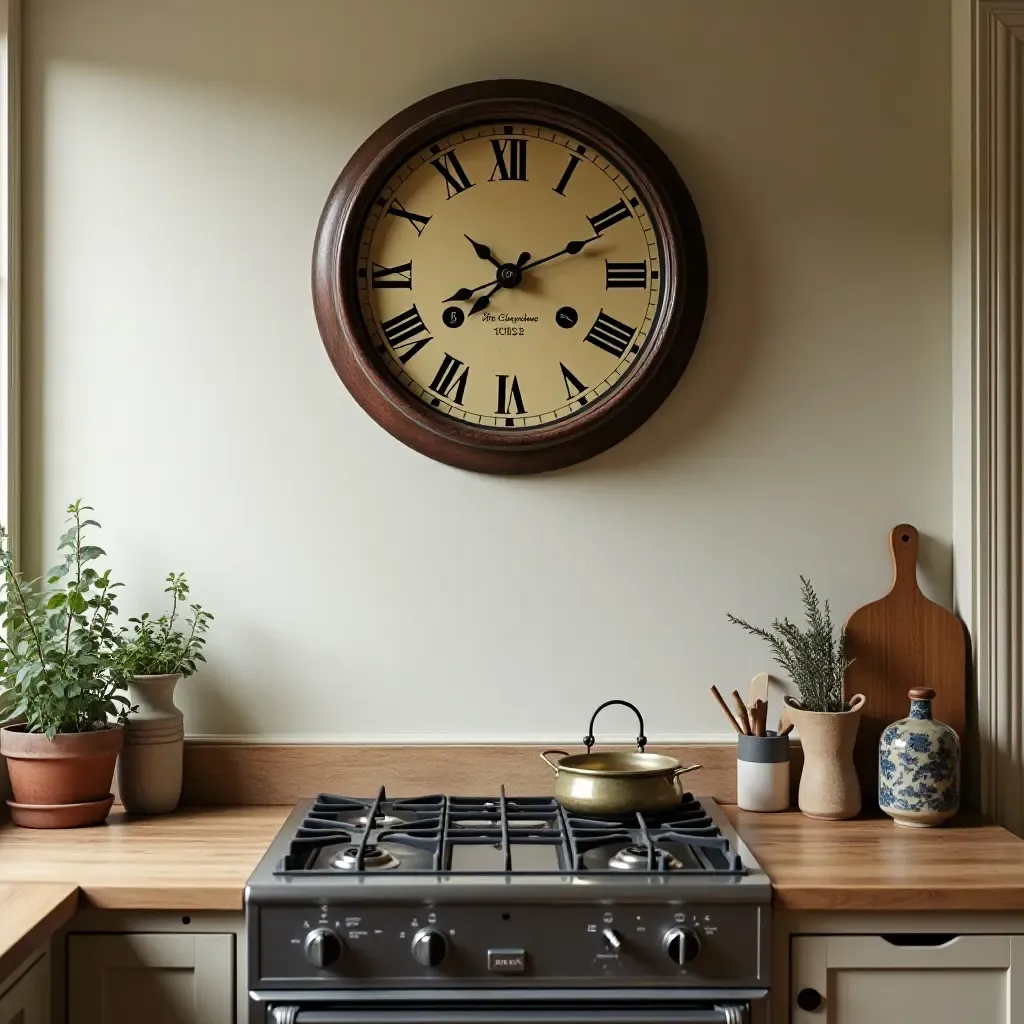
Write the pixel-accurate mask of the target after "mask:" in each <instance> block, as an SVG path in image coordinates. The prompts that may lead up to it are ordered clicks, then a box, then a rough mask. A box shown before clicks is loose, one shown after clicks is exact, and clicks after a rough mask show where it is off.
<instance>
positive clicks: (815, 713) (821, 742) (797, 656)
mask: <svg viewBox="0 0 1024 1024" xmlns="http://www.w3.org/2000/svg"><path fill="white" fill-rule="evenodd" d="M800 587H801V590H800V593H801V598H802V601H803V606H804V614H805V617H806V620H807V628H806V629H805V630H801V629H800V627H799V626H797V625H796V624H795V623H793V622H790V620H789V619H786V618H783V619H776V620H775V621H774V622H773V623H772V624H771V628H770V629H762V628H761V627H759V626H752V625H750V623H749V622H745V621H744V620H743V619H738V618H736V616H734V615H730V616H729V621H730V622H733V623H735V624H736V625H737V626H740V627H741V628H742V629H745V630H746V631H747V632H748V633H751V634H752V635H753V636H756V637H760V638H761V639H762V640H764V641H766V642H767V643H768V645H769V647H771V650H772V656H773V657H774V659H775V661H776V662H777V663H778V664H779V665H780V666H781V667H782V669H784V670H785V671H786V672H787V673H789V676H790V678H791V679H792V680H793V682H794V684H795V685H796V688H797V692H798V693H799V695H800V696H799V699H794V698H793V697H790V696H788V695H787V696H786V697H785V702H786V706H787V708H788V713H789V715H790V717H791V719H792V720H793V723H794V724H795V725H796V728H797V729H798V730H799V731H800V742H801V744H802V746H803V751H804V769H803V773H802V774H801V776H800V790H799V794H798V804H799V807H800V810H801V811H803V813H804V814H806V815H807V816H808V817H810V818H832V819H838V818H853V817H855V816H856V815H857V814H859V813H860V807H861V792H860V785H859V784H858V782H857V774H856V772H855V770H854V766H853V744H854V740H855V739H856V738H857V726H858V725H859V724H860V714H861V710H862V709H863V707H864V696H863V695H862V694H859V693H858V694H856V695H855V696H854V697H851V698H850V700H849V701H847V700H846V699H845V698H844V696H843V677H844V676H845V674H846V670H847V668H848V667H849V666H850V664H851V662H850V661H849V660H848V659H847V657H846V630H845V629H839V630H838V632H837V631H836V630H835V629H834V628H833V625H832V613H831V610H830V609H829V605H828V601H826V602H825V603H824V607H822V605H821V603H820V602H819V600H818V595H817V594H816V593H815V592H814V587H813V586H811V582H810V580H807V579H805V578H804V577H803V576H801V577H800Z"/></svg>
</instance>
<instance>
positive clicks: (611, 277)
mask: <svg viewBox="0 0 1024 1024" xmlns="http://www.w3.org/2000/svg"><path fill="white" fill-rule="evenodd" d="M567 239H568V240H569V241H568V242H567V241H566V240H567ZM531 253H533V254H540V255H534V256H531V255H530V254H531ZM513 254H515V259H514V262H504V261H508V260H511V259H512V257H513ZM489 270H490V273H488V271H489ZM357 274H358V283H359V296H360V307H361V311H362V315H363V318H364V320H365V323H366V325H367V328H368V330H369V331H370V334H371V336H372V338H373V341H374V345H375V347H376V349H377V352H378V354H379V356H380V358H381V359H382V361H383V362H384V364H385V365H386V366H387V369H388V370H389V372H390V373H391V374H392V375H393V376H394V377H395V378H396V380H397V381H398V382H399V384H400V385H401V386H402V387H404V388H406V389H407V390H408V391H409V392H410V393H411V394H413V395H414V396H416V398H418V399H419V400H421V401H422V402H424V403H425V404H426V405H428V406H429V407H431V408H433V409H434V410H436V411H437V412H438V413H440V414H443V415H446V416H449V417H453V418H455V419H458V420H463V421H465V422H468V423H472V424H477V425H481V426H484V427H493V428H498V429H517V428H524V427H536V426H540V425H544V424H551V423H555V422H557V421H558V420H560V419H563V418H565V417H568V416H572V415H574V414H576V413H578V412H579V411H580V410H582V409H585V408H587V407H588V405H591V404H592V403H594V402H599V401H600V400H601V398H602V397H603V396H604V395H606V394H608V393H609V392H610V391H611V390H612V389H613V388H615V387H616V386H617V385H618V384H620V383H621V382H622V381H623V380H625V379H626V378H627V377H628V375H629V374H630V372H631V370H632V368H633V367H634V365H635V364H636V363H637V360H638V357H640V356H641V355H642V352H643V348H644V344H645V342H646V340H647V337H648V334H649V332H650V331H651V328H652V326H653V325H654V323H655V320H656V318H657V312H658V305H659V299H660V296H661V294H662V287H661V286H662V282H661V280H660V277H661V253H660V244H659V239H658V237H657V233H656V231H655V230H654V227H653V225H652V223H651V220H650V217H649V216H648V214H647V210H646V207H645V204H644V199H643V197H642V196H641V195H640V194H639V193H638V192H637V191H636V189H635V188H634V186H633V184H632V183H631V182H630V180H629V179H628V178H627V176H626V175H625V174H624V173H622V172H621V171H620V170H619V169H618V168H617V167H615V166H614V165H613V163H612V162H610V161H609V160H608V159H607V158H606V157H605V156H604V155H602V154H601V153H600V152H598V151H596V150H595V149H593V147H590V146H588V145H587V144H586V143H585V141H581V140H579V139H575V138H572V137H570V136H567V135H564V134H562V133H560V132H557V131H554V130H552V129H548V128H546V127H542V126H538V125H532V124H523V123H516V124H507V123H502V124H486V125H479V126H475V127H473V128H469V129H466V130H464V131H459V132H456V133H453V134H452V135H449V136H446V137H444V138H441V139H438V140H436V142H435V143H433V144H431V145H430V146H428V147H427V148H425V149H424V150H423V151H422V152H420V153H418V154H416V155H414V156H413V157H411V158H410V159H408V160H407V161H406V162H405V163H404V164H403V165H402V167H401V169H400V170H399V171H398V172H397V173H396V174H395V175H394V176H393V177H392V178H391V179H390V180H389V181H388V183H387V185H386V186H385V188H384V189H382V190H381V192H380V195H379V196H378V198H377V201H376V204H375V205H374V207H373V210H372V212H371V213H370V215H369V216H368V217H367V219H366V222H365V224H364V227H363V231H362V238H361V245H360V249H359V259H358V264H357ZM467 282H468V283H467Z"/></svg>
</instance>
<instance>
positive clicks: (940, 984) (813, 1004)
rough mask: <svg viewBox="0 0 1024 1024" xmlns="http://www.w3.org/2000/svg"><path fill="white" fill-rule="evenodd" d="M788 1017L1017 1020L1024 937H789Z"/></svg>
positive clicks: (1014, 1023) (807, 1021)
mask: <svg viewBox="0 0 1024 1024" xmlns="http://www.w3.org/2000/svg"><path fill="white" fill-rule="evenodd" d="M791 952H792V960H791V965H792V977H791V979H790V981H791V987H790V999H791V1003H790V1013H791V1021H792V1024H826V1022H827V1024H865V1022H870V1024H964V1022H965V1021H966V1022H977V1024H982V1022H984V1024H1024V998H1022V992H1021V991H1020V990H1021V989H1022V979H1024V938H1022V937H1020V936H1014V935H960V936H938V937H929V936H920V937H910V936H892V937H890V938H886V937H883V936H881V935H805V936H796V937H794V938H793V945H792V950H791Z"/></svg>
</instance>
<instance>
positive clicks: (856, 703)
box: [847, 693, 867, 711]
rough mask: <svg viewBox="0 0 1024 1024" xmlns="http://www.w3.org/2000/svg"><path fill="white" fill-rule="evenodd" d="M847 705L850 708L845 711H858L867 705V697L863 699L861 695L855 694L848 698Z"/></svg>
mask: <svg viewBox="0 0 1024 1024" xmlns="http://www.w3.org/2000/svg"><path fill="white" fill-rule="evenodd" d="M849 703H850V706H849V707H848V708H847V711H860V709H861V708H862V707H864V705H865V704H866V703H867V697H865V696H864V694H863V693H855V694H854V695H853V696H852V697H851V698H850V702H849Z"/></svg>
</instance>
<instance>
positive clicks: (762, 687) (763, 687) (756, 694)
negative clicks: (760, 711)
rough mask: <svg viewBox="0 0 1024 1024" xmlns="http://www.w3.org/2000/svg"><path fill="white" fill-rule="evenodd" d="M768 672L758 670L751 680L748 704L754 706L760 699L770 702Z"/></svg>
mask: <svg viewBox="0 0 1024 1024" xmlns="http://www.w3.org/2000/svg"><path fill="white" fill-rule="evenodd" d="M768 681H769V677H768V673H767V672H758V673H757V675H756V676H754V678H753V679H751V680H750V692H749V693H748V694H747V706H748V707H753V706H754V705H755V704H756V703H757V702H758V701H759V700H763V701H764V702H765V703H766V704H767V703H768Z"/></svg>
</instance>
